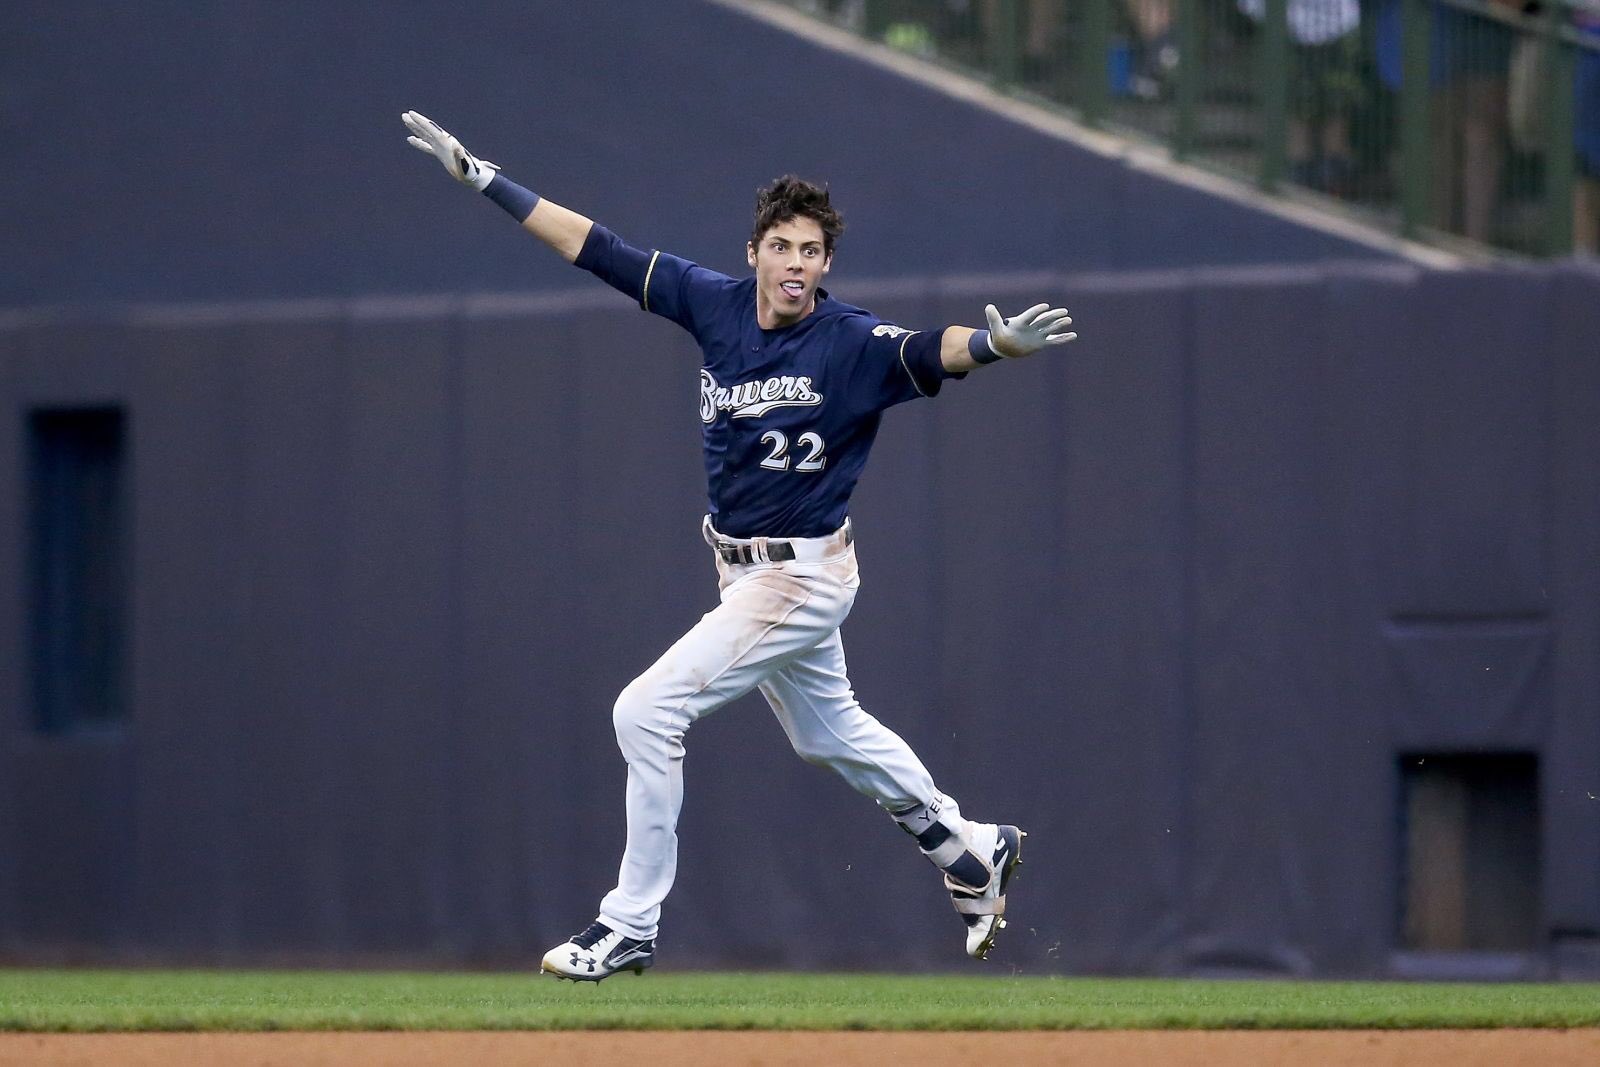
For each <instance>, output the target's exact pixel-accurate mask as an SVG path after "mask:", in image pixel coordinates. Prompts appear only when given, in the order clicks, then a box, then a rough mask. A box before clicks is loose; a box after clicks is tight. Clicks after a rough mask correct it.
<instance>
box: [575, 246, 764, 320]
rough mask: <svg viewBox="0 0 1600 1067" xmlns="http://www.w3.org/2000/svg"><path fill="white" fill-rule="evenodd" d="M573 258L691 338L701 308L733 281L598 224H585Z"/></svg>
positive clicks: (704, 309)
mask: <svg viewBox="0 0 1600 1067" xmlns="http://www.w3.org/2000/svg"><path fill="white" fill-rule="evenodd" d="M574 263H575V264H576V265H577V266H579V267H582V268H583V269H584V270H586V271H588V272H589V273H591V274H593V275H594V276H595V277H597V278H599V279H600V280H601V281H603V282H605V283H606V284H607V285H609V286H611V287H612V288H613V289H616V290H617V291H618V292H621V293H626V294H627V295H628V296H630V297H632V298H633V299H634V300H637V301H638V302H639V306H640V307H641V308H643V309H644V310H646V311H650V312H654V313H655V314H657V315H660V316H662V317H663V318H668V319H671V320H672V321H673V322H675V323H677V324H678V325H679V326H682V327H683V328H684V329H686V330H688V331H689V332H690V333H692V334H694V335H695V336H696V337H699V336H700V328H699V324H700V323H701V322H702V321H704V319H705V317H706V312H707V310H708V309H709V308H710V307H711V305H712V304H714V303H715V301H716V300H717V299H718V298H719V297H720V296H721V295H722V294H724V293H725V292H726V291H727V290H728V289H729V288H730V287H732V286H734V285H737V284H738V283H737V282H735V281H734V280H733V279H732V278H730V277H728V276H727V275H726V274H719V273H717V272H716V271H714V270H707V269H706V268H705V267H702V266H699V265H697V264H694V263H691V262H689V261H688V260H687V259H680V258H678V257H677V256H674V255H669V254H667V253H666V252H661V251H652V252H645V251H642V250H640V249H637V248H634V247H633V246H632V245H630V244H628V243H627V242H626V241H624V240H623V239H622V238H620V237H618V236H617V235H616V234H614V233H612V232H611V231H610V230H608V229H606V228H605V227H604V226H601V225H600V224H599V223H596V224H595V225H594V226H592V227H591V228H590V230H589V236H588V238H587V239H586V240H585V241H584V242H583V250H582V251H580V252H579V253H578V258H577V259H576V260H575V261H574Z"/></svg>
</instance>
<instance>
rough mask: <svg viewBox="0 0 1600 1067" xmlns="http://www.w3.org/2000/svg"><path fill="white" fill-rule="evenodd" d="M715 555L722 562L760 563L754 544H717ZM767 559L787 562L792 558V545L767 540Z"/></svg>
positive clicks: (775, 561)
mask: <svg viewBox="0 0 1600 1067" xmlns="http://www.w3.org/2000/svg"><path fill="white" fill-rule="evenodd" d="M717 555H719V556H721V557H722V562H724V563H760V562H761V561H760V560H759V559H757V558H756V546H755V545H718V546H717ZM767 559H769V560H771V561H772V562H773V563H788V562H789V561H790V560H792V559H794V546H793V545H791V544H790V543H789V542H787V541H776V542H773V541H768V542H767Z"/></svg>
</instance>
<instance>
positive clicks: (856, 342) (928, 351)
mask: <svg viewBox="0 0 1600 1067" xmlns="http://www.w3.org/2000/svg"><path fill="white" fill-rule="evenodd" d="M845 329H846V330H847V331H848V336H849V338H850V343H849V344H847V345H846V348H847V350H849V351H851V352H852V353H853V358H852V360H851V364H850V371H849V374H848V377H847V380H848V381H849V383H850V384H849V390H850V398H851V403H852V405H853V406H854V407H856V408H857V409H858V410H861V411H869V412H870V411H882V410H883V409H884V408H888V407H893V406H894V405H896V404H902V403H904V402H906V401H907V400H915V399H916V398H917V397H922V396H928V397H931V396H938V395H939V390H940V388H941V387H942V386H943V385H944V382H945V379H946V378H965V377H966V374H965V373H958V374H952V373H950V372H949V371H947V370H945V369H944V363H943V361H942V360H941V359H940V358H939V347H940V344H941V343H942V342H943V340H944V329H943V328H940V329H937V330H908V329H906V328H905V327H903V326H896V325H895V324H894V323H892V322H884V321H882V320H881V319H878V318H876V317H874V316H872V315H860V316H854V317H852V318H851V319H850V320H848V322H847V323H846V326H845Z"/></svg>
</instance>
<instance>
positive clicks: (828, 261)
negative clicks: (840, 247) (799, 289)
mask: <svg viewBox="0 0 1600 1067" xmlns="http://www.w3.org/2000/svg"><path fill="white" fill-rule="evenodd" d="M831 266H833V253H832V252H829V253H828V256H827V258H826V259H824V260H823V261H822V273H824V274H826V273H828V268H829V267H831Z"/></svg>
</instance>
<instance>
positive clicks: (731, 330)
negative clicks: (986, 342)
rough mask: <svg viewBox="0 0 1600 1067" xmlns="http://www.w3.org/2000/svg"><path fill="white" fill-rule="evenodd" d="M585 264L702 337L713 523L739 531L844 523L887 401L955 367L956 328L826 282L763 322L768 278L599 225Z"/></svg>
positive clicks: (930, 387) (929, 391)
mask: <svg viewBox="0 0 1600 1067" xmlns="http://www.w3.org/2000/svg"><path fill="white" fill-rule="evenodd" d="M577 265H578V266H580V267H583V268H584V269H585V270H588V271H591V272H592V273H594V274H595V275H596V276H597V277H599V278H601V279H603V280H604V281H606V282H607V283H609V284H610V285H612V286H614V287H616V288H617V289H619V290H621V291H622V292H624V293H626V294H628V295H629V296H631V297H633V298H634V299H635V300H637V301H639V304H640V306H641V307H643V308H644V309H645V310H646V311H651V312H654V313H655V314H657V315H661V316H663V317H665V318H668V319H671V320H672V321H673V322H676V323H677V324H678V325H680V326H682V327H683V328H684V329H686V330H688V331H689V332H690V333H691V334H693V335H694V338H695V340H696V341H698V342H699V344H700V351H701V353H702V361H701V367H700V422H701V427H702V431H703V434H702V439H703V441H704V444H705V463H706V482H707V488H708V492H709V496H710V512H711V521H712V524H713V525H714V526H715V527H716V528H717V530H718V531H719V532H721V533H724V534H727V535H728V536H730V537H820V536H822V535H824V534H828V533H831V532H832V531H834V530H837V529H838V528H839V527H840V526H842V525H844V520H845V516H846V514H847V512H848V508H849V505H850V494H851V492H852V491H853V490H854V489H855V485H856V480H857V479H858V478H860V477H861V470H862V468H863V467H865V466H866V462H867V453H868V452H869V451H870V450H871V448H872V441H873V438H874V437H876V436H877V433H878V420H879V418H880V416H881V414H882V412H883V410H884V409H885V408H888V407H890V406H892V405H894V404H898V403H901V402H902V401H906V400H911V399H914V398H915V397H919V396H933V395H934V394H936V393H938V391H939V387H940V385H942V384H943V381H944V379H945V378H947V377H963V375H951V374H950V373H949V372H948V371H946V370H945V369H944V367H943V364H942V363H941V361H940V358H939V346H940V341H941V339H942V335H943V332H944V331H943V330H931V331H916V330H907V329H903V328H901V327H899V326H896V325H894V324H893V323H887V322H884V321H883V320H881V319H879V318H878V317H877V316H875V315H873V314H872V313H871V312H868V311H864V310H862V309H861V308H858V307H852V306H851V305H849V304H845V303H842V302H840V301H838V300H835V299H833V298H832V297H831V296H829V295H828V294H827V292H826V291H825V290H822V289H818V290H817V300H816V309H815V310H814V311H812V312H811V314H809V315H807V316H806V317H805V318H803V319H801V320H800V321H799V322H797V323H795V324H793V325H792V326H785V327H782V328H780V329H776V330H763V329H762V328H761V327H760V326H759V325H758V324H757V322H756V290H755V286H756V283H755V279H754V278H745V279H743V280H742V281H741V280H737V279H734V278H730V277H728V276H727V275H725V274H719V273H717V272H716V271H712V270H707V269H706V268H704V267H700V266H697V265H695V264H693V263H690V262H688V261H687V260H683V259H679V258H678V257H677V256H670V255H667V254H665V253H663V252H650V253H647V252H641V251H640V250H638V249H636V248H633V247H631V246H629V245H627V244H626V243H624V242H623V241H622V240H620V239H619V238H618V237H617V236H616V235H615V234H613V233H611V231H609V230H607V229H605V228H604V227H603V226H599V225H596V226H595V227H594V228H593V229H592V230H591V231H590V233H589V238H588V240H587V241H585V242H584V246H583V251H582V252H581V253H579V255H578V258H577Z"/></svg>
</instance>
